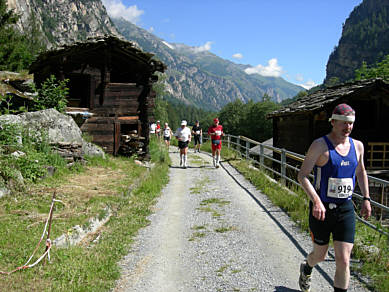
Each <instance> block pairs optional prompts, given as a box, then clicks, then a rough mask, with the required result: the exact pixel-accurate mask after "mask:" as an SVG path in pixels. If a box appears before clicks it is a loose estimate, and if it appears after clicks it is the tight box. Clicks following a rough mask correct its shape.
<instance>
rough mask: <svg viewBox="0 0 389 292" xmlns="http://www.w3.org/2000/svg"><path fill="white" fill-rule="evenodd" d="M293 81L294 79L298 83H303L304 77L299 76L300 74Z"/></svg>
mask: <svg viewBox="0 0 389 292" xmlns="http://www.w3.org/2000/svg"><path fill="white" fill-rule="evenodd" d="M295 79H296V80H297V81H299V82H303V81H304V76H303V75H301V74H297V75H296V78H295Z"/></svg>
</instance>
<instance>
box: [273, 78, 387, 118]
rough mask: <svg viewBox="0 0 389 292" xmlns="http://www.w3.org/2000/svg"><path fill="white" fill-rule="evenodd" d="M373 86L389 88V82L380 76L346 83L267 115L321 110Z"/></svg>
mask: <svg viewBox="0 0 389 292" xmlns="http://www.w3.org/2000/svg"><path fill="white" fill-rule="evenodd" d="M373 86H382V87H385V88H386V89H387V90H389V83H388V82H386V81H384V80H382V79H380V78H377V79H367V80H360V81H355V82H349V83H344V84H341V85H337V86H333V87H328V88H326V89H324V90H319V91H316V92H314V93H312V94H309V95H307V96H304V97H302V98H299V99H298V100H296V101H295V102H293V103H291V104H289V105H287V106H285V107H283V108H281V109H279V110H276V111H274V112H271V113H270V114H268V115H267V118H273V117H277V116H286V115H290V114H302V113H305V112H311V111H315V110H320V109H322V108H324V107H325V106H326V105H331V104H333V103H335V102H336V101H337V100H338V99H341V98H343V97H346V96H349V95H352V94H358V92H359V91H361V90H363V89H366V88H368V87H373Z"/></svg>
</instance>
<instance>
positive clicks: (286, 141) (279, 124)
mask: <svg viewBox="0 0 389 292" xmlns="http://www.w3.org/2000/svg"><path fill="white" fill-rule="evenodd" d="M274 122H275V124H274V127H275V128H276V129H277V136H276V140H274V137H273V145H274V147H278V148H285V149H287V150H289V151H293V152H297V153H305V151H306V150H307V149H308V148H307V147H308V146H309V144H308V143H309V140H310V137H311V122H310V120H309V116H305V115H296V116H285V117H280V118H276V119H273V123H274Z"/></svg>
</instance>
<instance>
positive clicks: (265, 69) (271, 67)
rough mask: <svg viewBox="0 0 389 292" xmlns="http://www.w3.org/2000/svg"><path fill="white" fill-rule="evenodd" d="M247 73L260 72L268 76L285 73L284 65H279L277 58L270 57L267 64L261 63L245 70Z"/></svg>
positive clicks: (277, 75) (278, 75)
mask: <svg viewBox="0 0 389 292" xmlns="http://www.w3.org/2000/svg"><path fill="white" fill-rule="evenodd" d="M244 71H245V72H246V73H247V74H259V75H262V76H267V77H280V76H281V75H282V73H283V70H282V67H281V66H279V65H278V60H277V59H276V58H273V59H270V60H269V61H268V62H267V66H263V65H261V64H259V65H258V66H256V67H250V68H247V69H246V70H244Z"/></svg>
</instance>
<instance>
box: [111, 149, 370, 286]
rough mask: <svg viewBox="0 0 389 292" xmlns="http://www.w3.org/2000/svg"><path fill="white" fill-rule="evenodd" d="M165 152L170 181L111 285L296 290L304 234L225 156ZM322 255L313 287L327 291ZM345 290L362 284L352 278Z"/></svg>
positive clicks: (328, 275) (328, 274)
mask: <svg viewBox="0 0 389 292" xmlns="http://www.w3.org/2000/svg"><path fill="white" fill-rule="evenodd" d="M172 149H173V150H174V151H173V150H172V151H171V153H170V157H171V158H172V166H171V169H170V182H169V184H168V185H167V186H166V187H165V189H164V190H163V192H162V194H161V197H160V198H159V200H158V203H157V204H156V205H155V210H154V211H155V212H154V214H153V215H151V216H150V217H149V219H150V221H151V223H150V225H149V226H147V227H146V228H144V229H142V230H140V232H139V234H138V236H137V237H136V239H135V242H134V243H133V245H132V250H131V252H130V253H129V254H128V255H127V256H126V257H125V258H124V259H123V260H122V261H121V262H120V266H121V269H122V276H121V278H120V280H119V281H118V282H117V286H116V288H115V289H114V291H139V292H148V291H150V292H174V291H190V292H192V291H193V292H195V291H299V289H298V283H297V281H298V276H299V266H300V263H301V261H302V260H303V259H304V257H305V255H306V254H307V252H309V251H310V248H311V242H310V239H309V236H308V234H303V233H301V232H300V231H299V230H298V228H297V227H296V226H295V225H294V224H293V223H292V222H291V221H290V219H289V217H288V216H287V215H286V214H285V213H284V212H283V211H282V210H280V209H279V208H278V207H275V206H273V205H272V204H271V203H270V202H269V200H268V199H267V198H266V196H264V195H263V194H262V193H261V192H259V191H258V190H256V189H255V187H253V186H252V185H251V184H250V183H248V182H247V181H246V180H245V179H244V178H243V177H242V176H241V175H240V174H239V173H237V171H236V170H235V169H233V168H232V167H231V166H230V165H229V164H228V163H222V167H221V168H219V169H215V168H213V167H212V166H211V165H212V162H211V157H210V156H209V154H204V153H200V154H199V153H195V154H194V153H192V152H190V153H189V155H188V157H189V167H188V168H187V169H181V168H179V167H178V165H179V154H178V152H177V149H176V148H172ZM334 267H335V263H334V261H333V258H332V257H331V256H329V258H328V259H327V261H326V262H324V263H322V264H320V266H319V267H318V269H315V270H314V272H313V273H314V274H313V284H312V291H333V288H331V287H332V286H331V283H332V280H331V279H332V277H333V275H334ZM348 291H367V290H365V289H364V288H363V287H362V285H361V284H360V283H359V282H358V281H357V280H355V279H352V280H351V284H350V288H349V290H348Z"/></svg>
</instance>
